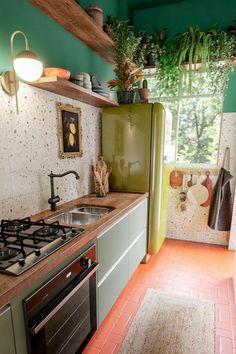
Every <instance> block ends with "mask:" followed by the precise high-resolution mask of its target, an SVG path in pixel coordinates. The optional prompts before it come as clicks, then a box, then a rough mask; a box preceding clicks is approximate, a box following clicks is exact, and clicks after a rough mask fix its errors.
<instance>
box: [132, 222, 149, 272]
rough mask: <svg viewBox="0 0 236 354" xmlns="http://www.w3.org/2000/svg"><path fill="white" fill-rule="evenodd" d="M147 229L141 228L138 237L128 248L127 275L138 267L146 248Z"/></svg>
mask: <svg viewBox="0 0 236 354" xmlns="http://www.w3.org/2000/svg"><path fill="white" fill-rule="evenodd" d="M146 235H147V230H146V229H145V230H143V232H142V234H141V235H140V237H138V238H137V240H136V242H135V243H134V244H133V245H132V247H131V248H130V249H129V276H131V275H132V274H133V272H134V271H135V270H136V268H137V267H138V265H139V263H140V262H141V261H142V259H143V257H144V256H145V254H146V249H147V237H146Z"/></svg>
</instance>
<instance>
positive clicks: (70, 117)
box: [57, 102, 83, 159]
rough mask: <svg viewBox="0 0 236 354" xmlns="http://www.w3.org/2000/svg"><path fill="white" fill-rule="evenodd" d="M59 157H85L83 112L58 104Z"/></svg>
mask: <svg viewBox="0 0 236 354" xmlns="http://www.w3.org/2000/svg"><path fill="white" fill-rule="evenodd" d="M57 116H58V139H59V157H60V158H62V159H63V158H65V157H78V156H80V157H81V156H82V155H83V151H82V130H81V110H80V108H75V107H73V106H71V105H63V104H61V103H60V102H58V103H57Z"/></svg>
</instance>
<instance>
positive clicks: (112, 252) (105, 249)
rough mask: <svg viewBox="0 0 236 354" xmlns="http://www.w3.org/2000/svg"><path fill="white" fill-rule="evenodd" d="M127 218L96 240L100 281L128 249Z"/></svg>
mask: <svg viewBox="0 0 236 354" xmlns="http://www.w3.org/2000/svg"><path fill="white" fill-rule="evenodd" d="M128 242H129V240H128V216H127V217H125V218H124V219H122V220H121V221H120V222H118V223H117V224H116V225H114V226H113V227H111V228H110V229H109V230H108V231H106V232H105V233H104V234H103V235H101V236H99V237H98V239H97V259H98V262H99V264H100V268H99V270H98V273H97V277H98V281H100V280H101V279H102V278H103V277H104V275H105V274H106V273H107V272H108V271H109V269H110V268H111V267H112V266H113V265H114V263H115V262H117V261H118V259H119V258H120V257H121V256H122V254H123V253H124V252H125V251H126V250H127V248H128Z"/></svg>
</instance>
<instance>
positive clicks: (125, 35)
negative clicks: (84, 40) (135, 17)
mask: <svg viewBox="0 0 236 354" xmlns="http://www.w3.org/2000/svg"><path fill="white" fill-rule="evenodd" d="M109 20H110V21H109V22H110V23H109V35H110V36H111V38H112V39H113V41H114V43H115V51H116V54H115V63H116V65H115V69H114V73H115V74H116V78H115V79H112V80H109V81H108V87H109V88H115V87H117V88H118V91H117V97H118V103H120V104H125V103H134V93H135V92H134V88H135V87H137V85H138V81H139V80H141V79H142V71H141V69H139V68H138V66H137V64H136V63H135V56H134V53H135V52H136V51H137V48H138V46H139V44H140V41H141V38H140V37H136V36H135V34H134V31H133V27H132V26H130V25H129V21H123V20H119V19H117V18H115V17H113V16H109Z"/></svg>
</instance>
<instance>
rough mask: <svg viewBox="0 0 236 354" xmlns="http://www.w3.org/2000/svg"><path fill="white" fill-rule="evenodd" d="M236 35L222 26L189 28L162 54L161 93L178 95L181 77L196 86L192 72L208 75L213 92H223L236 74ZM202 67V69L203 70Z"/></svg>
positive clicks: (160, 65) (159, 72) (159, 69)
mask: <svg viewBox="0 0 236 354" xmlns="http://www.w3.org/2000/svg"><path fill="white" fill-rule="evenodd" d="M235 46H236V36H234V35H232V34H231V33H227V32H226V31H225V30H223V29H221V28H220V27H216V26H214V27H211V28H210V29H208V30H207V31H205V32H204V31H201V30H200V28H199V27H198V26H196V27H189V28H188V30H186V31H185V32H183V33H180V34H178V35H177V36H176V39H175V40H174V41H172V42H169V43H168V44H167V45H166V46H165V48H164V50H163V52H162V53H161V55H160V57H159V58H158V61H157V63H156V66H157V74H158V75H160V77H161V78H163V80H162V81H163V83H162V88H161V89H160V92H161V94H163V93H165V92H171V93H172V94H174V93H176V92H177V87H178V85H179V82H180V78H183V80H184V81H186V80H188V84H189V86H191V85H192V75H191V72H192V71H197V70H200V71H202V72H206V73H207V76H208V79H209V80H208V81H209V82H210V86H211V89H212V91H217V92H223V91H224V89H225V88H226V85H227V82H228V78H229V74H230V72H231V71H232V65H233V58H234V52H235ZM199 67H200V68H199Z"/></svg>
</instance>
